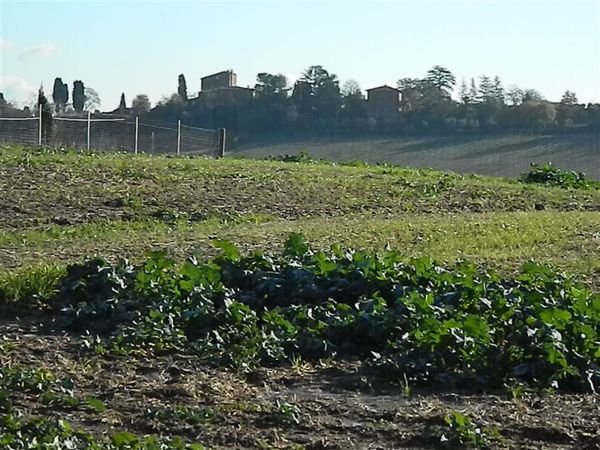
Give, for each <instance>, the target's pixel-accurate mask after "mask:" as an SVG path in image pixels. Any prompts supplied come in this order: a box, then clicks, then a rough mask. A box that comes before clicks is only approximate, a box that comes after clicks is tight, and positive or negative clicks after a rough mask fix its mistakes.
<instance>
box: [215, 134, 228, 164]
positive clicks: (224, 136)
mask: <svg viewBox="0 0 600 450" xmlns="http://www.w3.org/2000/svg"><path fill="white" fill-rule="evenodd" d="M226 139H227V132H226V131H225V128H219V146H218V147H217V158H222V157H223V156H225V140H226Z"/></svg>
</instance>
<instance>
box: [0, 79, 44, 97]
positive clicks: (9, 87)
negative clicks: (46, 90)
mask: <svg viewBox="0 0 600 450" xmlns="http://www.w3.org/2000/svg"><path fill="white" fill-rule="evenodd" d="M37 90H38V87H37V86H34V85H33V84H31V83H30V82H29V81H27V80H26V79H25V78H21V77H18V76H15V75H0V92H3V93H4V98H5V99H6V100H8V101H12V102H13V103H23V102H25V103H26V102H27V101H29V99H30V98H31V96H32V95H35V94H36V93H37Z"/></svg>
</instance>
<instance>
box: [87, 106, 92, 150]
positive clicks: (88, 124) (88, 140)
mask: <svg viewBox="0 0 600 450" xmlns="http://www.w3.org/2000/svg"><path fill="white" fill-rule="evenodd" d="M91 128H92V112H91V111H88V121H87V149H88V152H89V151H90V135H91Z"/></svg>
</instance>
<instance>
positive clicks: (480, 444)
mask: <svg viewBox="0 0 600 450" xmlns="http://www.w3.org/2000/svg"><path fill="white" fill-rule="evenodd" d="M444 422H445V424H446V425H447V426H448V429H447V432H446V433H444V434H443V435H442V437H441V441H442V442H444V443H446V444H449V445H451V446H452V447H453V448H456V446H458V445H462V446H468V447H474V448H479V449H487V448H491V447H490V445H491V444H492V443H493V442H494V441H497V440H498V439H499V438H500V434H499V433H498V431H497V430H495V429H491V428H488V427H482V426H479V425H477V424H475V423H474V422H473V421H472V420H471V419H470V418H469V417H468V416H466V415H465V414H463V413H461V412H459V411H452V412H451V413H450V414H448V415H447V416H445V417H444Z"/></svg>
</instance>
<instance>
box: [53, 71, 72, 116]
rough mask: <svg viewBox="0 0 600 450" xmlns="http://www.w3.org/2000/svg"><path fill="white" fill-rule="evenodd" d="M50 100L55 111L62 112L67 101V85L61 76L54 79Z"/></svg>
mask: <svg viewBox="0 0 600 450" xmlns="http://www.w3.org/2000/svg"><path fill="white" fill-rule="evenodd" d="M52 100H54V107H55V111H56V112H61V111H62V112H64V110H65V105H66V103H67V102H68V101H69V87H68V86H67V84H66V83H63V81H62V78H56V79H55V80H54V88H53V90H52Z"/></svg>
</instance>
